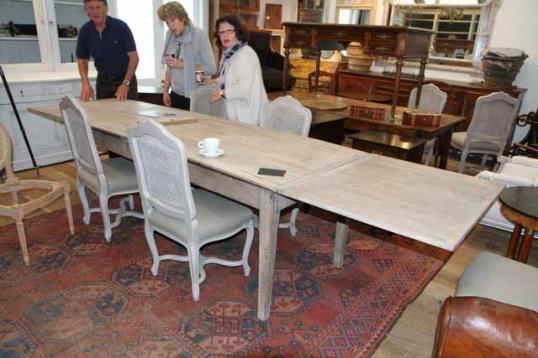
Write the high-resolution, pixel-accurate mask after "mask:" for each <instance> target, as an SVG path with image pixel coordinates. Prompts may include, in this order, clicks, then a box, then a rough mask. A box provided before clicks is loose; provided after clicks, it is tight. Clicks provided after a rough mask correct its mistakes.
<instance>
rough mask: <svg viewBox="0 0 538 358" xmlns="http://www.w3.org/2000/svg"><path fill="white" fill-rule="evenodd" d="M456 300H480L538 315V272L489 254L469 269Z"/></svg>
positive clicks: (484, 254)
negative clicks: (525, 309)
mask: <svg viewBox="0 0 538 358" xmlns="http://www.w3.org/2000/svg"><path fill="white" fill-rule="evenodd" d="M456 296H479V297H486V298H490V299H493V300H496V301H499V302H504V303H507V304H511V305H515V306H520V307H524V308H528V309H531V310H534V311H538V268H536V267H532V266H530V265H527V264H524V263H521V262H518V261H514V260H510V259H508V258H506V257H503V256H499V255H495V254H492V253H489V252H482V253H480V254H479V255H478V256H477V257H476V258H475V259H474V260H473V262H472V263H471V265H469V267H467V268H466V269H465V272H464V273H463V275H462V277H461V278H460V281H459V283H458V289H457V291H456Z"/></svg>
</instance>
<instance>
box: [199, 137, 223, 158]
mask: <svg viewBox="0 0 538 358" xmlns="http://www.w3.org/2000/svg"><path fill="white" fill-rule="evenodd" d="M219 142H220V140H219V139H218V138H205V139H203V140H201V141H199V142H198V148H200V149H202V150H203V151H204V152H205V153H206V154H209V155H211V154H217V152H218V151H219Z"/></svg>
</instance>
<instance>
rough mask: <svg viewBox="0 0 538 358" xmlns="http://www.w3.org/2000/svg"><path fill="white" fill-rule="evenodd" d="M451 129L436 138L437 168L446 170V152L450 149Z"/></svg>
mask: <svg viewBox="0 0 538 358" xmlns="http://www.w3.org/2000/svg"><path fill="white" fill-rule="evenodd" d="M453 131H454V129H453V128H451V129H449V130H447V131H446V132H445V133H443V134H441V135H440V136H438V137H437V142H438V143H437V145H438V147H437V148H438V149H439V156H440V160H439V168H441V169H446V165H447V163H448V150H449V149H450V141H451V140H452V132H453Z"/></svg>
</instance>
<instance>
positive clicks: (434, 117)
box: [402, 110, 441, 127]
mask: <svg viewBox="0 0 538 358" xmlns="http://www.w3.org/2000/svg"><path fill="white" fill-rule="evenodd" d="M402 124H404V125H408V126H420V127H439V125H440V124H441V114H439V113H431V112H419V111H416V110H407V111H404V113H403V117H402Z"/></svg>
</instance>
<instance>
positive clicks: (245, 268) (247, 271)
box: [242, 220, 254, 276]
mask: <svg viewBox="0 0 538 358" xmlns="http://www.w3.org/2000/svg"><path fill="white" fill-rule="evenodd" d="M245 229H246V230H247V234H246V237H245V247H244V248H243V257H242V261H243V272H244V273H245V276H248V275H250V266H249V264H248V254H249V252H250V247H251V246H252V241H253V239H254V220H251V221H250V223H249V224H248V225H247V227H246V228H245Z"/></svg>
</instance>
